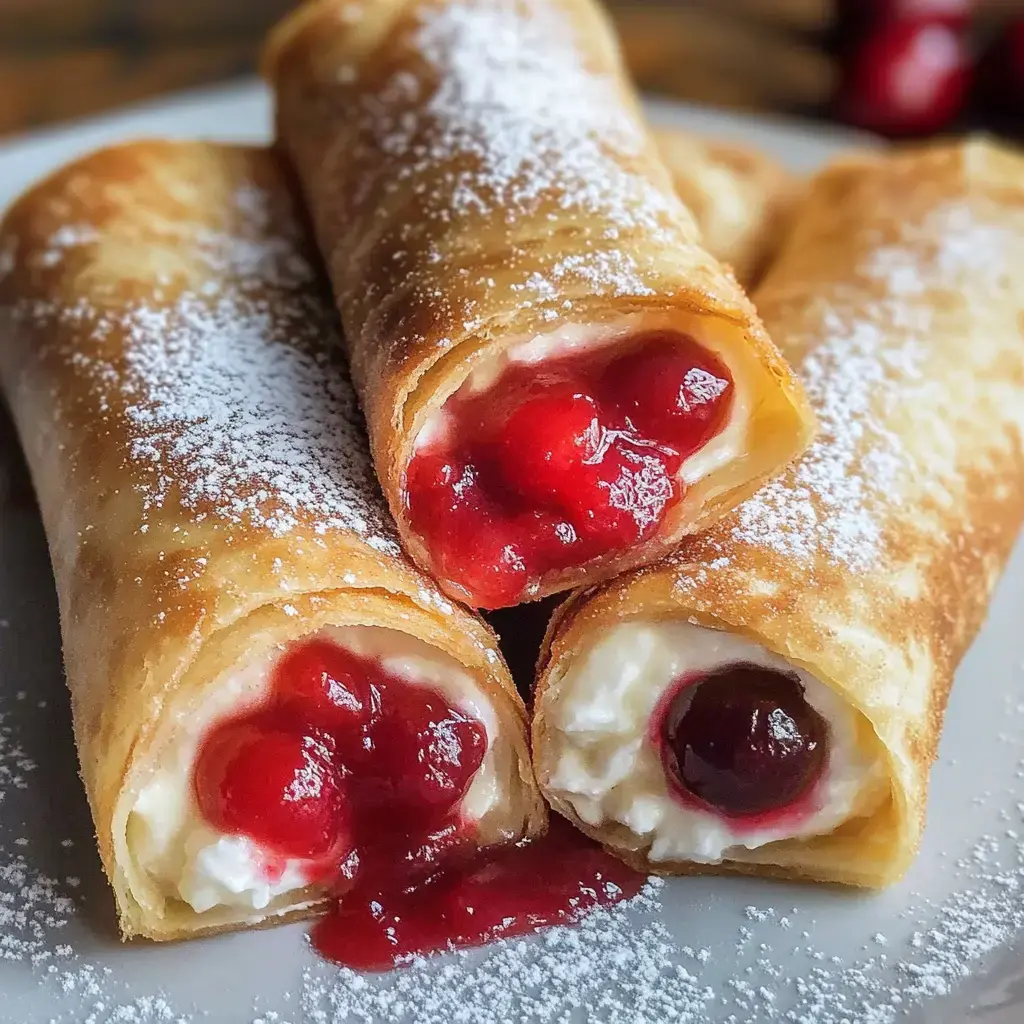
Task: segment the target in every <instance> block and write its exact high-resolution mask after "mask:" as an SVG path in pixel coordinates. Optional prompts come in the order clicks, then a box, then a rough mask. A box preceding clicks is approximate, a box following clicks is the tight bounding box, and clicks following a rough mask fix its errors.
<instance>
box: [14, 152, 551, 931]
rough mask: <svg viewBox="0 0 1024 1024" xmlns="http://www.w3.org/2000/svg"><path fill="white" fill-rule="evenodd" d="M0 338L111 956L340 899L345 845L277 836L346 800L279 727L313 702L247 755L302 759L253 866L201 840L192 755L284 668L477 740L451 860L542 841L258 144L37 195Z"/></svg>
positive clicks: (337, 810) (115, 161)
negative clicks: (273, 741)
mask: <svg viewBox="0 0 1024 1024" xmlns="http://www.w3.org/2000/svg"><path fill="white" fill-rule="evenodd" d="M0 329H2V338H3V341H2V344H0V377H2V384H3V390H4V394H5V396H6V398H7V400H8V403H9V404H10V407H11V409H12V411H13V414H14V418H15V420H16V424H17V427H18V431H19V434H20V437H21V440H22V443H23V445H24V447H25V450H26V454H27V460H28V463H29V466H30V469H31V473H32V479H33V482H34V486H35V489H36V493H37V496H38V500H39V505H40V508H41V510H42V514H43V520H44V524H45V528H46V535H47V539H48V542H49V547H50V553H51V558H52V562H53V571H54V576H55V579H56V584H57V593H58V598H59V603H60V613H61V631H62V635H63V640H64V658H65V664H66V671H67V681H68V686H69V688H70V691H71V699H72V709H73V715H74V730H75V741H76V744H77V747H78V754H79V759H80V763H81V775H82V779H83V781H84V783H85V789H86V793H87V795H88V798H89V804H90V807H91V810H92V816H93V820H94V822H95V826H96V835H97V841H98V845H99V851H100V856H101V858H102V861H103V866H104V869H105V871H106V874H107V876H108V878H109V880H110V883H111V885H112V887H113V891H114V896H115V899H116V902H117V909H118V913H119V917H120V922H121V928H122V931H123V933H124V935H125V936H126V937H127V936H132V935H144V936H148V937H150V938H154V939H176V938H184V937H189V936H193V935H197V934H201V933H203V932H210V931H218V930H223V929H229V928H239V927H244V926H250V925H256V924H265V923H271V922H273V921H278V920H282V919H284V918H286V917H291V916H295V915H304V914H308V913H312V912H313V911H315V910H316V909H318V908H319V907H320V906H321V905H322V904H323V903H324V900H325V898H326V896H327V894H328V892H329V891H338V890H339V887H340V888H341V889H343V888H344V884H343V883H344V881H345V880H344V879H339V878H338V877H337V871H336V870H335V868H336V867H337V864H336V863H335V861H336V860H337V859H338V857H340V855H341V852H344V853H346V854H347V853H349V852H354V853H355V854H357V855H358V854H359V853H360V852H365V851H364V850H363V848H362V847H359V848H355V847H354V848H353V851H349V849H348V848H347V844H348V843H349V839H350V836H349V835H348V832H347V831H345V830H342V829H341V826H340V825H339V826H338V835H337V836H335V835H334V834H333V833H332V834H330V835H328V833H327V831H322V835H321V836H319V837H318V836H312V838H311V839H310V843H311V844H314V845H315V843H318V842H320V839H321V838H323V837H324V836H326V837H327V838H328V839H331V841H332V842H335V840H337V842H336V843H335V845H334V846H332V848H331V850H330V851H328V852H325V851H324V850H323V849H320V848H319V847H317V856H316V857H314V856H313V854H312V853H309V854H308V855H307V854H300V853H296V852H295V850H294V848H295V846H296V842H297V840H295V837H296V835H297V832H293V831H290V830H293V829H298V828H300V827H304V828H307V831H308V829H309V827H310V825H311V823H312V825H313V826H318V827H319V824H323V829H324V830H327V829H328V827H331V828H333V827H334V825H335V824H336V821H335V818H336V817H337V819H338V820H339V821H340V820H341V816H342V815H343V813H347V810H348V808H349V807H350V806H351V804H352V802H353V801H354V800H355V794H357V793H359V792H360V790H359V788H358V787H359V785H361V782H362V776H361V775H360V771H361V770H362V769H359V770H356V769H354V768H353V769H352V772H351V774H352V778H353V780H355V781H353V782H351V784H350V787H349V790H348V791H347V792H348V794H349V796H346V795H345V794H342V796H341V797H337V792H336V791H337V790H338V788H339V787H338V784H337V779H336V778H335V774H336V773H337V772H340V771H341V768H339V767H338V763H337V762H335V761H331V760H330V758H328V757H327V755H326V754H325V753H324V751H325V750H326V749H327V747H326V744H327V742H328V740H330V741H331V742H334V741H336V740H337V736H336V735H335V734H334V733H332V732H331V730H330V729H329V728H327V727H325V730H324V731H323V732H322V733H320V732H318V733H317V734H316V736H313V735H312V734H311V733H310V728H311V727H309V728H307V725H306V724H304V723H306V719H307V718H308V716H309V715H311V714H312V713H313V712H312V711H311V710H310V708H312V702H313V699H314V698H313V697H312V696H309V699H308V701H307V703H308V705H309V706H308V707H307V705H306V704H302V700H305V699H306V698H304V697H303V698H302V700H300V697H302V695H301V694H298V691H296V694H289V695H288V697H289V699H290V700H291V699H292V698H294V700H293V702H292V704H289V707H290V708H292V709H293V712H294V714H293V719H294V720H293V721H291V724H289V726H288V728H287V729H284V731H283V732H278V733H275V734H274V736H276V738H277V740H280V741H281V743H283V744H284V745H285V747H287V751H290V752H291V753H294V754H296V755H297V756H298V757H299V758H300V760H299V762H297V764H298V767H295V770H294V777H292V776H291V775H289V780H290V781H287V782H286V784H283V785H284V788H283V789H282V788H281V786H279V787H278V799H277V802H276V804H273V803H272V802H267V803H259V804H258V806H256V807H255V808H248V810H249V811H255V817H256V818H260V819H263V820H264V821H265V822H269V821H271V820H273V821H274V822H276V826H277V827H278V828H279V830H280V831H281V832H282V833H283V834H282V835H281V836H279V837H278V839H280V843H279V844H278V845H273V844H272V843H271V842H270V841H269V840H266V841H265V840H264V838H263V837H257V836H256V835H255V833H254V832H253V830H252V829H251V828H247V826H245V825H236V826H235V827H231V828H228V827H226V826H224V825H223V824H222V823H221V822H220V821H219V820H218V821H216V822H214V821H212V820H211V817H210V813H208V811H207V810H206V804H203V803H202V801H201V797H202V796H203V793H202V792H201V788H200V784H199V779H200V776H199V774H198V767H197V766H198V764H199V761H200V758H201V756H202V755H203V751H204V750H206V748H207V747H208V745H209V742H208V741H209V737H211V736H222V734H223V731H224V729H225V728H226V729H228V731H229V732H230V728H229V726H230V727H233V726H232V723H233V722H235V721H236V719H239V716H241V717H242V718H244V717H245V716H246V715H248V716H249V717H250V718H251V717H252V716H255V715H257V714H263V713H264V712H265V713H267V714H270V713H271V712H274V713H277V711H278V710H279V709H280V706H282V700H283V698H282V696H281V694H280V693H278V691H277V690H276V689H275V687H276V686H277V681H278V680H280V679H281V678H283V676H282V673H283V671H284V668H283V666H287V665H292V664H293V663H294V656H297V655H309V654H310V652H313V653H314V654H317V653H318V654H322V655H323V656H324V657H325V658H326V659H328V660H329V661H330V660H331V659H333V660H334V661H335V662H338V661H339V659H340V660H341V661H344V664H345V665H347V666H348V668H352V666H353V665H355V666H356V670H358V671H357V674H358V672H362V673H364V675H363V676H362V677H361V679H362V682H360V680H359V679H357V680H355V682H354V683H353V684H352V685H353V686H354V685H355V683H359V684H360V685H362V684H363V683H365V682H366V680H367V679H370V680H371V681H372V682H374V684H375V685H376V684H377V683H379V682H380V680H381V679H382V678H384V677H386V680H385V682H386V692H387V696H386V698H385V700H384V701H383V704H384V707H383V711H380V713H379V714H378V713H377V711H375V712H374V714H377V718H375V719H374V722H373V723H370V724H365V723H363V724H362V725H361V726H360V727H361V728H362V727H365V728H366V729H370V728H371V726H372V727H373V728H376V724H375V723H377V722H379V721H380V720H381V717H380V716H381V715H391V716H392V717H394V715H396V714H397V715H399V716H400V715H401V714H404V713H405V712H406V711H407V709H408V708H409V707H412V706H413V705H415V706H416V707H417V708H420V707H421V706H422V705H423V702H424V700H426V699H428V698H429V699H432V700H434V701H435V704H438V705H440V704H444V705H445V706H450V709H452V710H451V714H449V718H451V717H452V716H459V719H460V723H461V724H460V728H461V727H462V724H465V723H469V726H467V728H470V730H471V731H473V730H475V733H474V735H475V736H476V738H478V739H479V738H481V737H483V748H482V749H481V750H480V751H478V753H479V754H480V758H479V761H480V763H479V765H478V767H477V768H476V770H475V773H474V774H473V776H472V779H471V780H470V781H467V786H468V788H465V791H464V793H463V792H462V791H460V793H459V794H457V795H456V796H455V797H453V798H452V799H453V803H452V805H451V806H450V807H448V808H447V810H446V811H445V813H448V814H449V816H450V817H451V818H452V819H453V820H454V819H456V818H457V819H458V826H459V828H460V829H461V831H462V833H465V836H466V838H467V840H468V841H472V842H474V843H477V844H479V845H490V844H493V843H499V842H506V841H508V840H513V839H518V838H520V837H522V836H524V835H526V834H530V833H532V832H535V831H537V830H538V829H540V828H542V827H543V822H544V814H543V811H542V804H541V801H540V800H539V797H538V795H537V792H536V788H535V784H534V782H533V778H532V773H531V770H530V765H529V760H528V753H527V745H526V738H525V714H524V709H523V706H522V702H521V700H520V698H519V697H518V695H517V694H516V691H515V688H514V686H513V685H512V681H511V679H510V678H509V675H508V672H507V669H506V668H505V665H504V663H503V661H502V659H501V656H500V654H499V652H498V649H497V646H496V642H495V639H494V636H493V634H492V633H491V631H490V630H489V629H488V628H487V627H486V626H485V625H484V624H483V623H482V622H481V621H480V620H479V619H477V618H476V617H475V616H473V615H471V614H469V613H467V612H466V611H464V610H462V609H460V608H458V607H456V606H454V605H452V604H450V603H449V602H448V601H447V600H446V599H445V597H444V596H443V595H442V594H441V592H440V591H439V590H438V589H437V588H436V586H435V585H434V584H433V583H432V582H431V581H430V580H429V579H428V578H427V577H426V576H424V575H423V574H422V573H421V572H419V571H418V570H417V569H416V568H415V566H414V565H413V564H412V563H411V562H410V561H409V560H408V559H407V558H406V557H405V556H404V555H403V554H402V552H401V549H400V548H399V545H398V541H397V537H396V534H395V530H394V526H393V524H392V522H391V520H390V517H389V516H388V513H387V509H386V506H385V504H384V502H383V498H382V496H381V495H380V493H379V490H378V488H377V486H376V482H375V480H374V476H373V469H372V464H371V462H370V459H369V454H368V451H367V449H366V445H365V438H364V434H363V432H362V424H361V419H360V416H359V414H358V410H357V407H356V403H355V396H354V394H353V392H352V391H351V388H350V385H349V382H348V379H347V376H346V374H345V372H344V370H343V368H342V365H341V364H340V362H339V358H338V356H337V348H338V346H339V345H340V340H339V338H338V328H337V326H336V322H335V313H334V310H333V308H332V305H331V302H330V299H329V294H328V292H327V290H326V287H325V283H324V282H323V281H322V280H321V279H320V276H319V274H318V272H317V270H316V269H315V263H314V262H313V260H312V252H311V246H310V244H309V243H308V242H307V240H306V238H305V236H304V232H303V230H302V228H301V225H300V220H299V215H298V212H297V209H296V206H295V204H294V202H293V199H292V197H291V194H290V193H289V191H288V189H287V188H286V186H285V183H284V176H283V173H282V171H281V169H280V167H279V164H278V162H277V160H276V159H275V158H274V157H273V155H272V154H271V153H270V152H269V151H264V150H258V149H244V148H229V147H221V146H214V145H207V144H202V143H170V142H139V143H134V144H129V145H125V146H121V147H118V148H115V149H108V150H105V151H101V152H99V153H96V154H94V155H92V156H88V157H85V158H84V159H82V160H79V161H78V162H76V163H74V164H72V165H70V166H68V167H66V168H64V169H63V170H61V171H59V172H57V173H56V174H55V175H54V176H53V177H51V178H50V179H49V180H47V181H45V182H43V183H42V184H41V185H39V186H37V187H36V188H34V189H33V190H32V191H30V192H29V193H28V194H27V195H25V196H24V197H23V198H22V199H21V200H20V201H19V202H18V203H16V204H15V206H14V207H13V208H12V209H11V210H10V212H9V213H8V214H7V216H6V219H5V220H4V222H3V225H2V228H0ZM289 659H292V660H289ZM307 661H308V658H307ZM314 668H315V669H316V672H319V671H320V669H319V668H318V667H316V666H314ZM325 671H326V670H325ZM354 671H355V670H354ZM332 672H334V670H333V669H332ZM289 678H291V677H289ZM317 678H318V679H319V682H320V685H321V686H323V685H326V683H327V682H328V681H329V679H328V675H326V674H320V675H319V676H318V677H317ZM330 680H334V681H333V682H331V684H330V685H331V687H335V685H336V686H337V692H335V690H334V689H331V691H330V693H329V694H327V697H325V698H324V708H323V709H321V710H324V713H326V712H327V711H330V710H332V709H334V710H338V708H340V707H341V703H340V702H343V701H344V700H348V699H349V698H352V701H353V702H354V705H355V707H354V710H353V708H351V707H350V708H349V710H350V711H351V712H352V714H353V715H355V714H357V713H359V714H362V712H363V710H364V709H365V703H362V704H361V703H360V702H359V700H357V699H356V698H354V697H352V695H353V694H355V693H356V691H355V690H354V689H351V688H350V689H349V690H346V689H345V687H346V686H348V685H349V684H348V683H345V682H344V681H343V677H342V674H339V672H334V674H333V675H330ZM285 681H286V682H288V681H289V679H286V680H285ZM308 681H309V680H307V682H308ZM299 682H301V680H299ZM311 693H312V691H310V694H311ZM339 694H340V696H339ZM327 698H329V699H327ZM317 699H319V698H317ZM360 699H361V698H360ZM332 702H333V703H332ZM389 702H390V703H389ZM300 705H301V707H300ZM393 705H400V707H399V708H398V709H397V711H396V709H395V707H394V706H393ZM378 711H379V709H378ZM339 714H340V711H339ZM367 714H369V712H367ZM389 720H390V719H389ZM367 721H368V719H367ZM222 727H223V728H222ZM481 730H483V732H481ZM282 736H283V739H282ZM272 738H273V737H272ZM256 739H258V740H260V742H264V741H265V740H266V736H257V737H256ZM314 740H315V742H314ZM409 742H410V743H414V742H415V736H413V737H412V738H411V739H410V740H409ZM289 744H290V746H289ZM243 747H244V745H243ZM240 749H241V753H242V754H244V753H245V750H244V749H243V748H235V754H239V750H240ZM253 749H256V748H255V747H254V748H253ZM260 749H262V748H260ZM341 749H342V748H341V747H340V746H339V747H338V750H337V751H335V754H337V755H338V756H339V757H340V756H341V755H340V753H338V751H340V750H341ZM287 751H286V753H287ZM413 753H415V750H414V751H413ZM232 756H234V755H232ZM239 756H241V755H240V754H239ZM346 756H347V755H346ZM236 760H237V758H236ZM257 760H258V759H257ZM238 763H239V764H240V763H241V762H240V761H239V762H238ZM233 764H235V761H230V760H229V762H227V763H226V767H225V765H221V766H220V767H221V768H223V770H224V772H225V773H227V772H229V771H230V770H232V767H231V766H232V765H233ZM266 765H269V767H266V766H264V767H261V766H260V764H257V766H256V770H255V771H254V772H253V773H252V779H253V780H255V782H254V785H262V786H264V790H266V787H267V786H270V785H271V784H272V783H273V782H274V779H273V777H272V772H273V771H279V770H280V772H285V771H287V772H291V771H292V768H291V767H289V765H288V764H287V763H285V761H284V760H281V761H279V762H270V761H267V762H266ZM350 767H351V766H350ZM211 770H212V769H211ZM332 773H335V774H332ZM235 774H236V775H237V774H238V773H237V772H236V773H235ZM227 777H228V776H227V774H225V775H224V778H225V779H226V778H227ZM303 780H305V784H304V786H303V785H300V783H302V782H303ZM236 781H237V779H236ZM245 781H246V780H243V783H244V782H245ZM278 781H279V782H280V779H278ZM293 783H294V784H293ZM225 785H226V784H225ZM317 787H319V789H318V788H317ZM207 788H209V787H207ZM242 788H243V789H244V786H243V787H242ZM314 791H316V792H314ZM321 793H329V794H330V795H331V800H332V802H331V804H330V806H329V807H328V806H327V805H325V804H322V802H321V803H318V802H317V801H318V800H320V794H321ZM253 795H254V791H252V790H250V791H249V796H250V797H252V796H253ZM255 795H256V796H266V792H263V793H262V794H260V793H257V794H255ZM207 796H209V793H207ZM230 796H231V794H229V793H228V790H227V789H226V788H224V789H222V790H220V791H214V792H213V795H212V798H211V799H212V800H213V802H214V803H216V801H217V800H218V799H221V798H223V799H224V800H225V801H227V800H228V798H229V797H230ZM336 797H337V800H335V798H336ZM350 797H351V799H350ZM231 799H234V797H231ZM324 799H326V797H324ZM290 809H291V810H290ZM237 810H238V808H237V807H232V806H230V805H229V804H228V803H225V805H224V806H223V807H220V808H219V810H218V813H221V812H224V813H225V814H227V813H228V812H233V811H237ZM292 811H294V814H293V815H292V818H289V816H288V815H289V814H290V813H291V812H292ZM307 812H308V813H307ZM321 812H323V813H322V814H321ZM303 815H305V817H303ZM317 815H320V816H321V818H322V819H323V820H322V822H321V820H320V818H317ZM332 816H333V817H332ZM237 817H238V815H237V814H236V815H235V818H236V819H237ZM391 828H393V829H396V830H400V829H401V828H402V813H400V812H395V813H394V814H393V815H392V816H391ZM343 833H344V834H343ZM343 839H344V842H345V844H346V846H345V849H344V851H342V849H341V844H342V840H343ZM293 840H295V841H293ZM310 849H311V850H312V849H313V846H312V845H311V846H310ZM332 858H333V860H332ZM314 868H315V870H314ZM314 876H315V877H314Z"/></svg>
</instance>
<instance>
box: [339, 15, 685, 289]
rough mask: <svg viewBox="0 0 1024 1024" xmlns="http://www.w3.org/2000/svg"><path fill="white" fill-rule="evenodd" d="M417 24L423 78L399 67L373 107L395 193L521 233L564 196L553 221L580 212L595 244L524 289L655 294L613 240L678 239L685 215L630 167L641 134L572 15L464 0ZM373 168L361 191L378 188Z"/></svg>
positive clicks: (373, 132)
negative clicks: (593, 63)
mask: <svg viewBox="0 0 1024 1024" xmlns="http://www.w3.org/2000/svg"><path fill="white" fill-rule="evenodd" d="M419 16H420V22H419V24H418V26H417V28H416V30H415V33H414V36H413V41H412V45H413V46H414V47H415V49H416V52H417V53H418V54H419V55H420V56H421V57H422V60H423V62H424V64H425V68H426V70H425V73H423V74H422V75H421V74H419V73H417V74H413V73H412V72H410V71H409V70H405V69H403V70H401V71H399V72H397V73H396V74H395V75H394V76H393V77H392V78H391V79H390V80H389V81H388V82H387V83H386V84H385V85H384V86H383V87H381V88H376V89H374V90H373V91H372V93H370V94H369V95H367V96H366V97H364V98H363V112H364V119H365V129H366V131H367V134H368V137H369V138H371V139H372V140H373V145H374V147H375V149H376V150H377V151H379V152H382V153H383V154H385V156H386V157H388V156H389V157H391V158H393V175H394V181H392V182H391V183H390V188H391V189H392V190H395V189H399V188H400V189H402V190H407V189H411V190H412V192H413V193H414V194H416V195H417V196H418V197H419V202H420V207H421V208H420V210H419V211H418V214H417V215H418V217H419V218H421V219H423V220H440V221H442V222H446V223H447V222H455V223H457V222H458V221H460V220H461V219H463V218H469V217H486V218H488V219H491V220H503V221H504V222H505V223H506V224H508V225H512V224H513V223H516V222H521V221H522V220H523V219H524V218H529V217H531V216H533V215H535V214H536V213H537V211H538V210H539V209H540V208H541V207H542V205H543V204H546V203H550V202H551V200H552V199H553V198H554V199H556V200H557V207H556V208H555V209H554V211H553V212H552V214H551V219H552V220H560V219H561V218H563V217H566V216H567V217H569V218H571V217H572V215H574V214H580V215H583V216H585V217H586V218H588V219H587V221H586V223H587V225H588V227H587V230H588V232H589V233H590V234H591V235H592V237H591V238H590V239H589V241H588V243H587V245H586V248H585V249H584V250H583V251H580V252H574V253H573V254H572V255H571V256H570V257H567V258H565V259H563V260H561V261H559V262H558V263H557V264H555V265H554V266H552V267H551V268H549V274H548V275H543V274H536V273H534V274H532V275H530V276H529V277H528V279H527V280H526V282H525V285H523V286H521V287H525V288H526V290H527V291H531V290H532V291H534V292H535V293H536V299H537V300H538V301H545V300H548V299H550V298H551V297H552V295H553V293H554V292H556V291H557V285H559V284H561V283H563V282H565V281H567V280H569V279H574V280H581V281H583V282H585V283H586V284H588V285H590V286H591V287H592V288H594V289H595V290H597V291H598V292H601V293H610V294H613V295H641V296H642V295H649V294H651V289H650V287H649V286H648V283H647V280H646V279H645V275H644V272H643V268H642V267H641V266H639V265H638V264H637V261H636V258H635V256H634V255H631V254H630V253H629V252H628V251H626V250H625V247H623V246H621V245H619V244H617V241H618V240H619V239H620V237H624V236H625V235H626V234H628V233H629V232H634V231H637V230H643V231H645V232H648V233H649V234H650V235H651V236H652V237H654V236H662V237H671V238H672V239H674V240H677V239H678V230H679V223H680V220H679V218H680V217H685V216H686V214H685V211H684V210H683V209H682V207H681V206H680V204H679V203H678V201H677V200H676V198H675V197H674V195H673V194H672V193H671V191H670V190H668V189H665V190H662V189H661V188H659V187H656V186H655V185H653V184H651V182H650V181H648V179H647V178H646V177H645V176H644V175H639V174H636V173H635V172H634V171H633V170H631V169H630V165H631V164H633V165H635V163H636V160H637V158H638V157H639V156H640V154H641V153H642V152H643V151H644V150H645V148H646V146H647V144H648V142H647V138H646V135H645V132H644V130H643V128H642V126H641V125H640V123H639V120H638V118H636V116H635V115H634V113H633V112H632V111H631V110H629V108H628V107H627V106H626V105H625V104H623V102H622V99H621V96H620V93H619V89H620V86H619V84H618V82H617V81H616V80H615V79H614V77H612V76H610V75H608V74H604V73H600V72H595V71H594V70H592V68H590V67H587V66H586V64H585V61H584V58H583V55H582V53H581V47H580V46H579V45H578V41H577V39H576V32H577V29H576V28H575V27H574V25H573V24H572V22H571V20H570V18H569V16H568V14H567V13H566V11H565V10H564V9H561V8H560V7H559V5H557V4H552V3H546V2H538V0H457V2H454V3H445V4H425V5H422V12H421V14H420V15H419ZM353 74H354V72H353ZM342 158H344V155H342ZM371 163H373V164H374V167H373V168H372V170H373V173H372V174H371V173H368V174H367V176H366V179H365V180H364V181H362V182H361V184H360V185H359V186H358V187H357V190H356V192H357V195H358V194H362V193H367V192H368V191H369V190H370V189H372V188H373V186H374V183H375V182H376V181H377V180H378V173H379V167H378V166H377V163H376V161H371ZM570 222H571V221H570V220H566V221H565V223H566V224H568V223H570ZM595 224H597V225H599V227H598V228H597V229H596V230H595V228H594V225H595ZM512 251H513V253H514V251H515V250H514V244H513V250H512ZM440 255H441V254H440V253H435V256H436V257H437V258H440ZM513 259H514V257H513ZM527 301H528V300H527Z"/></svg>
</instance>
